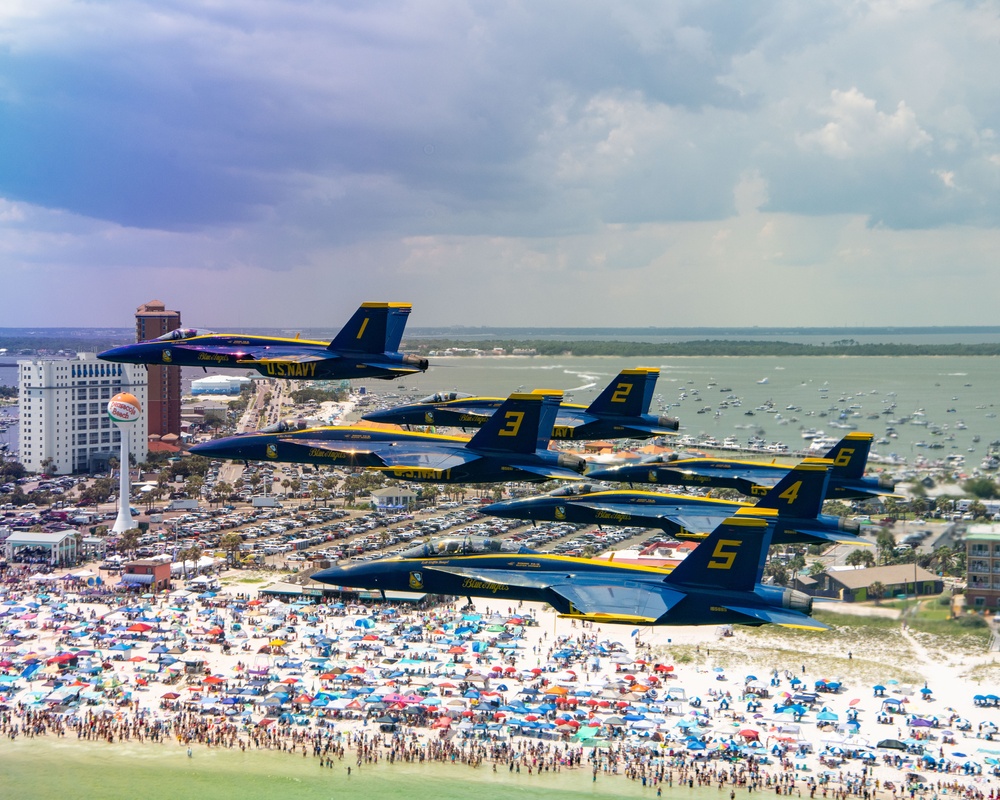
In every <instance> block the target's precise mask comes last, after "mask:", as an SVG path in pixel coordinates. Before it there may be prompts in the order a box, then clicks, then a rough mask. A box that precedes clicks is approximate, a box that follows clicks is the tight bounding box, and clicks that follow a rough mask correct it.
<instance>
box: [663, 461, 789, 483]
mask: <svg viewBox="0 0 1000 800" xmlns="http://www.w3.org/2000/svg"><path fill="white" fill-rule="evenodd" d="M663 466H664V468H665V469H673V470H675V471H676V472H680V473H682V474H684V475H692V476H693V475H703V476H704V477H706V478H741V479H743V480H746V481H752V482H753V483H755V484H757V485H758V486H766V487H767V488H769V489H770V488H772V487H774V486H775V485H777V483H778V481H779V480H781V476H780V475H774V474H763V473H761V472H760V471H759V470H754V469H753V468H752V467H747V468H740V467H736V468H734V469H723V468H722V467H716V466H713V465H711V464H704V465H702V464H689V465H684V466H680V465H676V466H672V465H670V464H664V465H663Z"/></svg>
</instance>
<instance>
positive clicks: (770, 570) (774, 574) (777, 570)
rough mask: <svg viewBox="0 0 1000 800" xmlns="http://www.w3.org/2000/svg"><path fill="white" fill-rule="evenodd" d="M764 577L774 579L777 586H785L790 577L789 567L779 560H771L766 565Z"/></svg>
mask: <svg viewBox="0 0 1000 800" xmlns="http://www.w3.org/2000/svg"><path fill="white" fill-rule="evenodd" d="M764 576H765V577H769V578H772V579H773V580H774V583H775V585H777V586H785V585H786V584H787V583H788V577H789V573H788V567H786V566H785V565H784V564H783V563H782V562H781V561H779V560H778V559H771V560H769V561H768V562H767V564H765V565H764Z"/></svg>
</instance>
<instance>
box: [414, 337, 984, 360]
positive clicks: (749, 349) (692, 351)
mask: <svg viewBox="0 0 1000 800" xmlns="http://www.w3.org/2000/svg"><path fill="white" fill-rule="evenodd" d="M407 344H409V347H407V346H406V345H407ZM495 348H503V349H504V350H506V351H509V350H513V349H514V348H517V349H530V350H534V351H535V352H534V353H510V352H505V353H497V354H494V353H492V352H490V351H492V350H493V349H495ZM404 349H408V350H412V349H416V350H417V351H418V352H420V353H422V354H428V355H432V356H433V357H434V358H441V357H445V356H456V357H462V356H467V357H475V356H493V355H506V356H517V357H519V358H520V357H523V358H532V357H537V356H550V357H551V356H574V357H577V358H584V357H594V356H610V357H618V358H623V357H651V358H654V357H655V358H679V357H684V356H691V357H711V356H722V357H726V356H729V357H736V358H739V357H745V356H784V357H788V356H812V357H816V356H838V357H840V356H848V357H894V356H951V357H954V356H976V357H984V356H994V357H995V356H1000V342H989V343H981V344H858V343H855V344H831V345H814V344H800V343H797V342H748V341H742V340H727V339H719V340H715V339H706V340H700V341H696V342H672V343H652V342H622V341H596V340H577V341H571V340H561V341H539V340H523V341H520V340H514V339H503V340H495V341H475V342H470V341H457V340H434V341H433V342H424V341H420V342H419V343H418V344H417V346H416V347H414V342H412V341H411V342H408V343H406V342H404ZM445 350H468V351H471V352H468V353H461V352H451V353H443V352H440V351H445Z"/></svg>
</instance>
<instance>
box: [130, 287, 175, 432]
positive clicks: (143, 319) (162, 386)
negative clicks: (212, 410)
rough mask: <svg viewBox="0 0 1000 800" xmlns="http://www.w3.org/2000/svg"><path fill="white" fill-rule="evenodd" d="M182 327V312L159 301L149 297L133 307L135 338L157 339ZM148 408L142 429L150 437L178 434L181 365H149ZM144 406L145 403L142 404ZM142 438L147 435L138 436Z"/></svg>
mask: <svg viewBox="0 0 1000 800" xmlns="http://www.w3.org/2000/svg"><path fill="white" fill-rule="evenodd" d="M180 326H181V312H180V311H171V310H169V309H168V308H167V307H166V305H165V304H164V303H163V301H162V300H151V301H149V302H148V303H143V304H142V305H141V306H139V307H138V308H137V309H136V310H135V340H136V341H137V342H144V341H146V340H147V339H156V338H157V337H159V336H163V334H165V333H170V331H173V330H176V329H177V328H179V327H180ZM148 383H149V387H148V395H149V408H148V410H147V413H146V422H145V423H144V424H145V426H146V427H145V428H143V430H146V431H147V433H148V434H149V435H150V436H152V435H156V436H161V437H162V436H166V435H167V434H170V433H172V434H174V436H180V434H181V368H180V367H168V366H166V365H164V364H150V365H149V381H148ZM143 405H144V406H145V405H146V404H145V403H144V404H143ZM141 438H142V439H145V438H146V437H145V436H143V437H141Z"/></svg>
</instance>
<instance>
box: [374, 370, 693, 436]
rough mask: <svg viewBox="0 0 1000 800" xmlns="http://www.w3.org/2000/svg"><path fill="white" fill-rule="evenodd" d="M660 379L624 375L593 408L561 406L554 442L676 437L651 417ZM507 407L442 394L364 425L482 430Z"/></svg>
mask: <svg viewBox="0 0 1000 800" xmlns="http://www.w3.org/2000/svg"><path fill="white" fill-rule="evenodd" d="M659 376H660V371H659V370H658V369H648V368H638V369H624V370H622V371H621V372H620V373H619V374H618V377H617V378H615V379H614V380H613V381H611V383H610V384H608V386H607V387H606V388H605V389H604V391H603V392H601V393H600V395H598V397H597V399H596V400H594V402H593V403H591V404H590V405H589V406H584V405H580V404H578V403H561V404H560V406H559V413H558V415H557V416H556V421H555V425H554V426H553V428H552V438H553V439H574V440H582V439H649V438H650V437H653V436H663V435H666V434H671V433H674V432H675V431H676V430H677V429H678V427H679V423H678V421H677V420H676V419H674V418H673V417H664V416H656V415H653V414H650V413H649V404H650V402H651V400H652V398H653V389H654V388H655V387H656V379H657V378H658V377H659ZM502 403H503V398H502V397H476V396H474V395H471V394H463V393H462V392H439V393H437V394H432V395H430V396H429V397H425V398H424V399H423V400H421V401H419V402H417V403H412V404H409V405H404V406H396V407H395V408H387V409H384V410H381V411H372V412H370V413H368V414H365V415H364V419H366V420H368V421H369V422H386V423H390V424H393V425H442V426H448V427H453V428H478V427H480V426H481V425H483V424H485V422H486V420H488V419H489V418H490V417H491V416H492V415H493V413H494V412H495V411H496V410H497V409H498V408H499V407H500V405H501V404H502Z"/></svg>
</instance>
